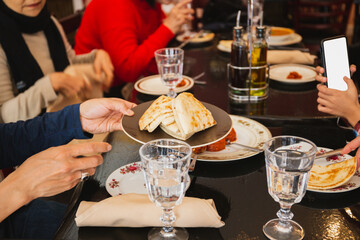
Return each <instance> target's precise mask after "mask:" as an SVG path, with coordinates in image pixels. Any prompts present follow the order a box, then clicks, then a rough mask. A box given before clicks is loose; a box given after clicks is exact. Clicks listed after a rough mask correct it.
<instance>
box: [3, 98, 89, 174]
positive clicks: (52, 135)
mask: <svg viewBox="0 0 360 240" xmlns="http://www.w3.org/2000/svg"><path fill="white" fill-rule="evenodd" d="M74 138H77V139H84V138H88V137H87V136H86V135H85V134H84V132H83V130H82V127H81V123H80V113H79V104H76V105H72V106H68V107H66V108H64V109H63V110H61V111H58V112H54V113H45V114H44V115H42V116H39V117H36V118H34V119H31V120H27V121H19V122H16V123H8V124H0V157H1V159H0V168H7V167H12V166H17V165H20V164H21V163H22V162H23V161H25V160H26V159H27V158H28V157H30V156H32V155H34V154H36V153H38V152H41V151H43V150H45V149H47V148H49V147H53V146H59V145H63V144H66V143H68V142H69V141H70V140H72V139H74Z"/></svg>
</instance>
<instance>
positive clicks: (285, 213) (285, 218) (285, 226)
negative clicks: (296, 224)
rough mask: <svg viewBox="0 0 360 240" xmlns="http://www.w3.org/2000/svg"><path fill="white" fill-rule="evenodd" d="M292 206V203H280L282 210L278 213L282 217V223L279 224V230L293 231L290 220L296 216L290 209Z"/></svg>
mask: <svg viewBox="0 0 360 240" xmlns="http://www.w3.org/2000/svg"><path fill="white" fill-rule="evenodd" d="M290 208H291V204H285V203H280V210H279V211H278V212H277V213H276V215H277V216H278V217H279V219H280V223H279V225H278V226H277V227H278V230H279V231H283V232H287V231H291V228H292V227H291V224H290V223H289V220H291V219H292V218H293V217H294V214H293V213H292V212H291V211H290Z"/></svg>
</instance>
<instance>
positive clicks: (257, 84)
mask: <svg viewBox="0 0 360 240" xmlns="http://www.w3.org/2000/svg"><path fill="white" fill-rule="evenodd" d="M265 31H266V28H265V27H264V26H257V27H256V38H255V41H254V47H253V51H252V58H251V66H252V69H251V92H250V95H251V96H264V95H266V94H267V77H266V69H267V68H266V65H267V50H268V45H267V42H266V39H265V35H266V32H265Z"/></svg>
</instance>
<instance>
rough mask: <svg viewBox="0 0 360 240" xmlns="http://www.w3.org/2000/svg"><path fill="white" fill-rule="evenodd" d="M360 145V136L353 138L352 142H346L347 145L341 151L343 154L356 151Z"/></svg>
mask: <svg viewBox="0 0 360 240" xmlns="http://www.w3.org/2000/svg"><path fill="white" fill-rule="evenodd" d="M359 146H360V136H358V137H356V138H355V139H353V140H352V141H351V142H349V143H348V144H346V146H345V147H344V148H343V150H342V151H341V154H347V153H349V152H352V151H354V150H355V149H356V148H358V147H359Z"/></svg>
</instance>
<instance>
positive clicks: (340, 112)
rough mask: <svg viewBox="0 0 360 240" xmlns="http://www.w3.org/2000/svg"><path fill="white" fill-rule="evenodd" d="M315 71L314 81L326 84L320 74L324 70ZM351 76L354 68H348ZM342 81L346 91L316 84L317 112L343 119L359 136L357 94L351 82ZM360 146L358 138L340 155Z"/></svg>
mask: <svg viewBox="0 0 360 240" xmlns="http://www.w3.org/2000/svg"><path fill="white" fill-rule="evenodd" d="M316 71H317V73H318V75H317V76H316V80H317V81H319V82H321V83H326V81H327V78H326V77H323V76H322V74H323V73H324V72H325V70H324V68H322V67H320V66H317V67H316ZM350 72H351V75H353V74H354V73H355V72H356V66H355V65H351V66H350ZM344 81H345V82H346V84H347V86H348V90H346V91H340V90H336V89H330V88H328V87H327V86H326V85H324V84H318V85H317V89H318V90H319V93H318V99H317V102H318V103H319V104H318V110H319V111H320V112H325V113H328V114H332V115H336V116H339V117H342V118H344V119H345V120H346V121H347V122H348V123H349V125H351V126H352V127H353V128H354V129H355V130H356V132H357V133H358V134H360V104H359V93H358V90H357V88H356V86H355V84H354V82H353V80H351V79H349V78H347V77H344ZM359 146H360V136H358V137H357V138H355V139H354V140H352V141H351V142H350V143H348V144H347V145H346V146H345V147H344V149H343V150H342V152H341V154H347V153H349V152H351V151H353V150H355V149H356V148H358V147H359ZM356 157H357V167H358V168H359V167H360V149H359V150H358V151H357V153H356Z"/></svg>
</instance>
